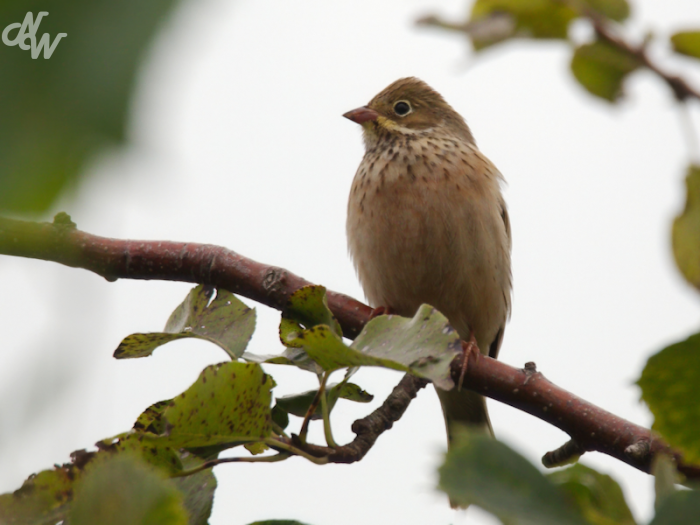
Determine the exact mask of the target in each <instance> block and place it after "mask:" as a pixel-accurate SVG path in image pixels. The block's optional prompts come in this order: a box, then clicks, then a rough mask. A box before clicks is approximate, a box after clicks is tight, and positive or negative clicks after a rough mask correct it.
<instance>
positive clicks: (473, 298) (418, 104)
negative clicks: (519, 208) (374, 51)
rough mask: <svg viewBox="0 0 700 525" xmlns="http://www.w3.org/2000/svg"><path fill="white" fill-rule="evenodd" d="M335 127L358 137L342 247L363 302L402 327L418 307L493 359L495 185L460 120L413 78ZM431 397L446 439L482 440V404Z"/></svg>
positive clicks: (503, 290) (496, 333) (497, 271)
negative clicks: (468, 432)
mask: <svg viewBox="0 0 700 525" xmlns="http://www.w3.org/2000/svg"><path fill="white" fill-rule="evenodd" d="M345 116H346V117H347V118H349V119H351V120H353V121H355V122H357V123H359V124H361V125H362V127H363V131H364V133H363V135H364V141H365V149H366V151H365V156H364V158H363V159H362V162H361V163H360V167H359V169H358V170H357V174H356V175H355V179H354V180H353V184H352V189H351V192H350V200H349V203H348V218H347V236H348V245H349V249H350V254H351V256H352V258H353V262H354V264H355V268H356V269H357V273H358V276H359V279H360V282H361V283H362V287H363V289H364V291H365V294H366V296H367V299H368V301H369V302H370V304H371V305H372V306H375V307H377V306H384V307H387V308H389V309H391V310H393V311H394V312H396V313H397V314H400V315H404V316H412V315H413V314H414V313H415V312H416V310H417V309H418V307H419V306H420V305H421V304H423V303H428V304H430V305H432V306H434V307H436V308H437V309H438V310H440V311H441V312H442V313H443V314H445V315H446V316H447V318H448V319H449V320H450V323H451V324H452V325H453V326H454V327H455V328H456V329H457V331H458V332H459V334H460V336H461V337H462V339H465V340H469V338H470V335H471V334H472V333H473V335H474V337H475V339H476V341H477V343H478V346H479V348H480V349H481V351H482V352H483V353H484V354H490V355H491V356H492V357H496V356H497V355H498V350H499V347H500V345H501V341H502V339H503V331H504V329H505V324H506V319H507V318H508V316H509V313H510V306H511V271H510V247H511V239H510V224H509V221H508V212H507V210H506V205H505V202H504V201H503V197H502V195H501V189H500V185H501V182H502V181H503V178H502V176H501V174H500V173H499V171H498V170H497V169H496V168H495V166H494V165H493V164H491V162H490V161H489V160H488V159H487V158H486V157H485V156H484V155H483V154H482V153H481V152H480V151H479V150H478V149H477V147H476V143H475V142H474V138H473V136H472V134H471V131H470V130H469V127H467V124H466V123H465V122H464V119H463V118H462V117H461V116H460V115H459V113H457V112H456V111H455V110H454V109H452V107H450V105H449V104H448V103H447V102H445V100H444V99H443V98H442V96H441V95H440V94H439V93H437V92H436V91H434V90H433V89H431V88H430V87H429V86H428V85H427V84H425V83H424V82H422V81H421V80H418V79H416V78H404V79H400V80H397V81H396V82H394V83H393V84H391V85H390V86H389V87H387V88H386V89H385V90H384V91H382V92H381V93H379V94H378V95H377V96H376V97H374V98H373V99H372V101H371V102H370V103H369V104H368V105H367V106H364V107H361V108H358V109H356V110H353V111H350V112H348V113H346V114H345ZM438 395H439V397H440V402H441V404H442V407H443V412H444V415H445V421H446V424H447V432H448V438H449V437H450V435H451V433H452V429H453V428H454V424H455V423H461V424H466V425H470V426H472V427H476V428H480V429H483V430H485V431H488V432H492V431H491V424H490V421H489V417H488V413H487V411H486V403H485V401H484V399H483V398H482V397H481V396H479V395H477V394H474V393H472V392H469V391H466V390H463V391H457V390H456V389H453V390H451V391H444V390H439V389H438Z"/></svg>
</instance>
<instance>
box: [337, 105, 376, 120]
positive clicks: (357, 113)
mask: <svg viewBox="0 0 700 525" xmlns="http://www.w3.org/2000/svg"><path fill="white" fill-rule="evenodd" d="M343 116H344V117H345V118H347V119H350V120H352V121H353V122H356V123H357V124H364V123H365V122H369V121H370V120H377V117H379V113H377V112H376V111H374V110H373V109H370V108H368V107H367V106H363V107H361V108H357V109H353V110H352V111H348V112H347V113H345V114H343Z"/></svg>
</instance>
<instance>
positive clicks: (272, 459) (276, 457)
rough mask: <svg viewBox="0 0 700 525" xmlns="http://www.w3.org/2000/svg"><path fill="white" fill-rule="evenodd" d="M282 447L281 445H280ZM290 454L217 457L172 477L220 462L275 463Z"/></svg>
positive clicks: (191, 472)
mask: <svg viewBox="0 0 700 525" xmlns="http://www.w3.org/2000/svg"><path fill="white" fill-rule="evenodd" d="M280 448H282V447H280ZM291 455H292V453H291V452H286V451H285V452H280V453H279V454H275V455H274V456H256V457H235V458H219V459H212V460H210V461H207V462H205V463H202V464H201V465H200V466H198V467H195V468H192V469H189V470H183V471H182V472H178V473H177V474H174V475H173V476H172V477H173V478H183V477H185V476H191V475H192V474H196V473H197V472H201V471H202V470H206V469H209V468H213V467H215V466H217V465H221V464H222V463H276V462H278V461H284V460H285V459H287V458H288V457H290V456H291Z"/></svg>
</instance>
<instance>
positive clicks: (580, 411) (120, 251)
mask: <svg viewBox="0 0 700 525" xmlns="http://www.w3.org/2000/svg"><path fill="white" fill-rule="evenodd" d="M0 254H5V255H14V256H18V257H29V258H34V259H42V260H46V261H54V262H58V263H61V264H64V265H66V266H71V267H74V268H84V269H86V270H90V271H92V272H94V273H96V274H98V275H101V276H102V277H104V278H105V279H108V280H110V281H114V280H116V279H119V278H126V279H149V280H150V279H153V280H168V281H183V282H191V283H199V284H208V285H213V286H216V287H217V288H223V289H226V290H229V291H231V292H233V293H237V294H240V295H243V296H245V297H248V298H250V299H253V300H255V301H258V302H260V303H262V304H265V305H267V306H270V307H273V308H276V309H278V310H284V308H285V305H286V302H287V299H288V298H289V296H290V295H291V294H292V293H293V292H295V291H296V290H298V289H299V288H301V287H303V286H306V285H308V284H311V283H310V282H309V281H306V280H305V279H302V278H301V277H299V276H297V275H294V274H293V273H291V272H288V271H287V270H284V269H282V268H278V267H276V266H268V265H265V264H261V263H258V262H255V261H252V260H250V259H247V258H246V257H243V256H242V255H239V254H237V253H235V252H233V251H231V250H227V249H225V248H222V247H219V246H213V245H207V244H193V243H176V242H162V241H129V240H117V239H109V238H105V237H98V236H96V235H91V234H89V233H85V232H82V231H79V230H77V229H76V227H75V224H73V223H72V222H71V220H70V217H68V216H67V215H66V214H63V213H61V214H58V215H57V216H56V218H55V219H54V222H53V223H32V222H26V221H18V220H13V219H4V218H0ZM328 303H329V306H330V308H331V310H332V311H333V313H334V314H335V316H336V317H337V318H338V321H339V322H340V324H341V326H342V328H343V332H344V334H345V336H346V337H349V338H354V337H355V336H356V335H357V334H358V333H359V332H360V330H361V329H362V327H363V326H364V324H365V323H366V322H367V321H368V320H369V317H370V314H371V312H372V309H371V308H370V307H369V306H367V305H364V304H362V303H360V302H359V301H356V300H355V299H352V298H350V297H348V296H345V295H342V294H339V293H335V292H328ZM451 373H452V377H453V379H454V380H455V384H457V382H458V381H459V376H460V374H461V373H462V358H461V357H459V358H458V359H456V360H455V362H453V366H452V371H451ZM425 385H426V381H425V380H423V379H419V378H417V377H413V376H409V375H407V376H405V377H404V378H403V379H402V380H401V382H400V383H399V384H398V385H397V386H396V388H394V391H393V392H392V393H391V395H390V396H389V397H388V398H387V399H386V401H385V402H384V404H383V405H382V406H381V407H379V408H378V409H377V410H375V411H374V412H373V413H372V414H370V415H369V416H367V417H365V418H363V419H359V420H357V421H355V423H354V424H353V426H352V429H353V431H354V432H355V433H356V435H357V437H356V438H355V439H354V440H353V441H352V442H351V443H349V444H347V445H344V446H341V447H338V448H335V449H332V448H328V447H320V446H315V445H308V444H307V445H302V444H300V443H299V442H298V440H295V439H294V437H292V438H284V437H280V438H278V441H279V442H280V444H281V448H282V447H284V448H285V449H286V448H288V447H289V446H294V447H298V448H301V449H302V450H304V451H305V452H307V453H309V454H311V455H313V456H317V457H323V456H325V457H327V460H328V462H333V463H351V462H353V461H358V460H360V459H361V458H362V457H363V456H364V455H365V454H366V453H367V451H369V449H370V448H371V447H372V445H373V444H374V442H375V441H376V439H377V438H378V437H379V435H381V433H382V432H384V431H385V430H387V429H389V428H391V426H392V424H393V423H394V422H395V421H398V420H399V418H400V417H401V416H402V415H403V413H404V411H405V410H406V408H407V407H408V405H409V403H410V401H411V399H412V398H413V397H415V395H416V393H417V392H418V390H420V389H421V388H423V387H424V386H425ZM464 387H465V388H468V389H470V390H473V391H475V392H478V393H480V394H482V395H484V396H487V397H490V398H492V399H496V400H498V401H501V402H503V403H506V404H508V405H510V406H513V407H515V408H518V409H520V410H523V411H524V412H527V413H528V414H531V415H533V416H535V417H538V418H540V419H542V420H543V421H546V422H548V423H550V424H552V425H554V426H555V427H557V428H559V429H561V430H563V431H564V432H566V433H567V434H569V436H571V438H572V440H573V441H574V442H575V444H576V446H575V447H572V446H568V447H567V450H576V451H577V452H579V451H598V452H602V453H604V454H608V455H610V456H612V457H614V458H617V459H619V460H620V461H623V462H625V463H627V464H629V465H631V466H633V467H635V468H637V469H640V470H642V471H644V472H649V470H650V465H651V461H652V459H653V457H654V455H655V454H657V453H658V452H661V451H663V452H665V453H670V454H671V455H673V456H674V458H675V459H676V461H677V464H678V470H679V471H680V472H682V473H683V474H685V475H686V477H688V478H690V479H700V467H699V466H696V465H688V464H685V463H683V459H682V456H681V454H680V453H678V452H675V451H673V450H671V449H670V448H669V446H668V445H667V444H666V443H664V442H663V441H662V440H661V439H660V438H659V437H658V436H655V435H654V434H653V433H652V432H651V431H650V430H648V429H645V428H643V427H640V426H638V425H635V424H633V423H631V422H629V421H626V420H624V419H622V418H619V417H617V416H615V415H613V414H611V413H609V412H606V411H605V410H603V409H601V408H598V407H596V406H595V405H592V404H590V403H588V402H587V401H584V400H583V399H580V398H578V397H576V396H575V395H573V394H571V393H570V392H567V391H566V390H563V389H561V388H559V387H557V386H556V385H554V384H552V383H551V382H549V381H548V380H547V379H546V378H545V377H544V376H543V375H542V374H541V373H539V372H537V371H536V369H535V366H534V363H528V364H526V365H525V368H524V369H517V368H514V367H511V366H509V365H506V364H505V363H501V362H499V361H496V360H494V359H491V358H489V357H485V356H470V358H469V363H468V367H467V372H466V374H465V376H464Z"/></svg>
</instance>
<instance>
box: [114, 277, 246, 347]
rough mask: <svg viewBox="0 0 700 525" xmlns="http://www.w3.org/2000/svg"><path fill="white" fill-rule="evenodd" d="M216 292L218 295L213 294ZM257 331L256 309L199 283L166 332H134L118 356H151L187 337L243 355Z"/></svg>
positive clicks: (169, 321) (166, 326)
mask: <svg viewBox="0 0 700 525" xmlns="http://www.w3.org/2000/svg"><path fill="white" fill-rule="evenodd" d="M214 292H216V298H214V300H212V297H213V295H214ZM254 331H255V309H254V308H249V307H248V306H246V305H245V304H244V303H243V302H242V301H241V300H240V299H238V298H237V297H236V296H235V295H233V294H232V293H231V292H228V291H226V290H215V289H214V288H212V287H209V286H202V285H199V286H196V287H195V288H193V289H192V290H191V291H190V293H189V294H188V295H187V297H186V298H185V300H184V301H183V302H182V303H181V304H180V305H179V306H178V307H177V308H176V309H175V311H174V312H173V313H172V315H171V316H170V319H168V322H167V323H166V325H165V331H164V332H152V333H147V334H131V335H129V336H127V337H126V338H124V340H123V341H122V342H121V343H120V344H119V347H118V348H117V349H116V351H115V352H114V357H115V358H117V359H131V358H135V357H147V356H150V355H151V354H152V353H153V351H154V350H155V349H156V348H158V347H159V346H161V345H164V344H165V343H168V342H170V341H175V340H177V339H182V338H185V337H196V338H198V339H204V340H206V341H211V342H212V343H214V344H216V345H218V346H220V347H221V348H223V349H224V350H225V351H226V353H228V355H229V356H230V357H231V358H232V359H238V358H239V357H241V355H243V352H244V351H245V349H246V347H247V346H248V342H249V341H250V338H251V337H252V335H253V332H254Z"/></svg>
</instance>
